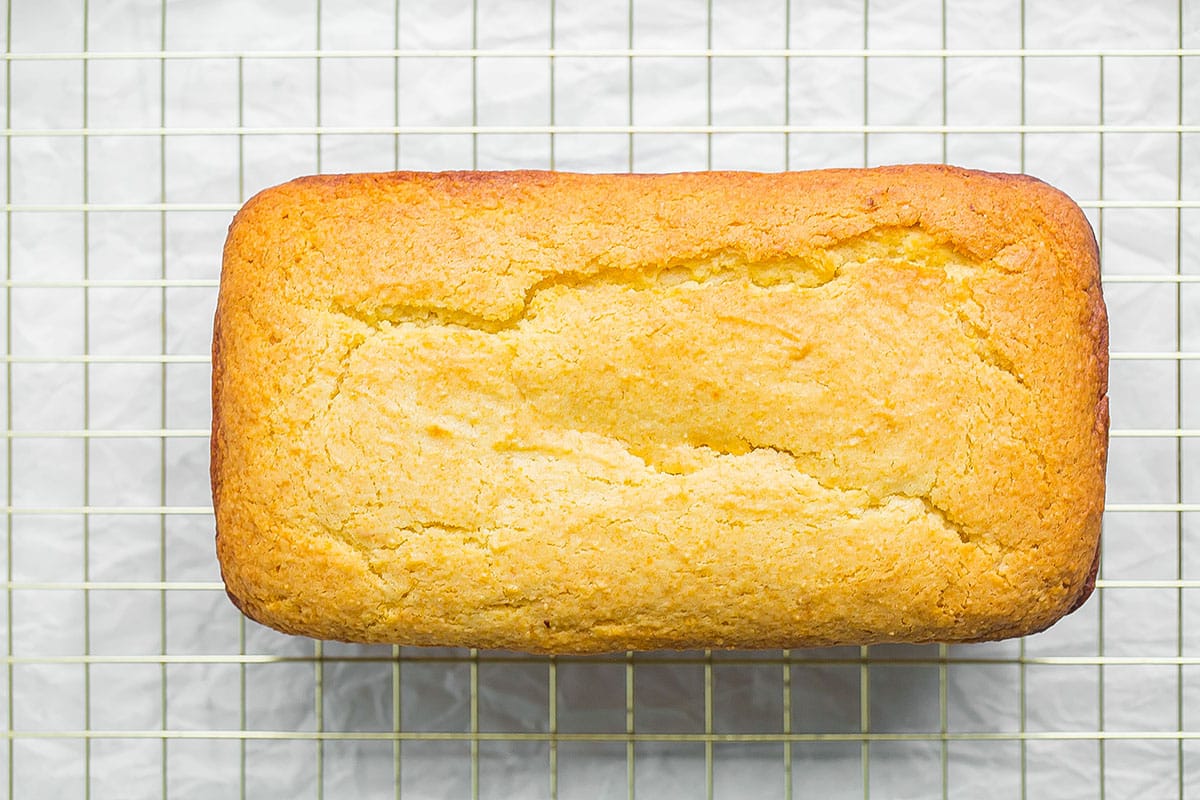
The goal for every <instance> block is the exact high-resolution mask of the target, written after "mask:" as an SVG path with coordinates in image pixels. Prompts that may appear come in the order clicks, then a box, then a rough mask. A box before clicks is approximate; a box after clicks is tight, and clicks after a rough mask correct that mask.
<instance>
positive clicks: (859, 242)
mask: <svg viewBox="0 0 1200 800" xmlns="http://www.w3.org/2000/svg"><path fill="white" fill-rule="evenodd" d="M1106 384H1107V322H1106V318H1105V310H1104V305H1103V301H1102V299H1101V293H1100V278H1099V265H1098V257H1097V251H1096V245H1095V239H1094V237H1093V235H1092V231H1091V228H1090V227H1089V226H1088V223H1087V221H1086V219H1085V218H1084V216H1083V214H1082V212H1081V211H1080V210H1079V209H1078V207H1077V206H1076V205H1075V204H1074V203H1072V202H1071V201H1070V200H1069V199H1068V198H1067V197H1066V196H1065V195H1063V194H1062V193H1060V192H1058V191H1057V190H1055V189H1053V188H1051V187H1049V186H1047V185H1046V184H1043V183H1041V182H1039V181H1036V180H1034V179H1032V178H1028V177H1024V176H1013V175H998V174H989V173H981V172H971V171H965V170H960V169H955V168H950V167H940V166H907V167H891V168H879V169H871V170H826V171H816V172H804V173H784V174H770V175H768V174H751V173H695V174H678V175H653V176H651V175H576V174H567V173H545V172H496V173H473V172H463V173H437V174H429V173H426V174H421V173H387V174H369V175H345V176H319V177H311V178H302V179H299V180H296V181H292V182H291V183H287V184H284V185H282V186H278V187H275V188H272V189H268V190H266V191H264V192H262V193H260V194H259V195H257V196H256V197H254V198H253V199H252V200H250V201H249V202H248V203H247V204H246V205H245V207H244V208H243V209H242V210H241V211H240V212H239V213H238V214H237V216H236V218H235V219H234V222H233V225H232V226H231V228H230V233H229V238H228V240H227V243H226V247H225V253H224V266H223V271H222V277H221V287H220V294H219V301H218V309H217V318H216V325H215V335H214V341H213V406H214V407H213V412H214V413H213V436H212V478H213V496H214V504H215V509H216V520H217V550H218V555H219V558H220V562H221V569H222V574H223V576H224V579H225V583H226V586H227V589H228V592H229V595H230V597H231V598H232V599H233V601H234V602H235V603H236V604H237V605H238V606H239V607H240V608H241V609H242V610H243V611H244V612H245V613H246V614H248V615H249V616H250V617H252V618H254V619H256V620H258V621H260V622H262V623H264V624H267V625H270V626H272V627H275V628H278V629H280V630H283V631H287V632H291V633H297V634H304V635H308V636H314V637H319V638H328V639H342V640H348V641H357V642H390V643H399V644H415V645H453V646H470V647H487V648H493V647H494V648H510V649H515V650H521V651H527V652H545V653H589V652H608V651H623V650H644V649H655V648H697V647H713V648H719V647H746V648H778V647H801V646H809V645H835V644H868V643H875V642H888V641H890V642H927V641H943V642H961V641H976V640H985V639H994V638H1000V637H1005V636H1014V635H1021V634H1026V633H1030V632H1034V631H1038V630H1041V629H1043V628H1045V627H1047V626H1048V625H1050V624H1052V623H1053V622H1054V621H1055V620H1057V619H1058V618H1059V617H1061V616H1062V615H1063V614H1065V613H1067V612H1068V611H1069V610H1071V609H1073V608H1074V607H1076V606H1077V605H1078V604H1079V603H1081V602H1082V601H1083V600H1084V599H1086V596H1087V594H1088V592H1090V591H1091V586H1092V582H1093V580H1094V574H1095V572H1094V569H1095V564H1096V558H1097V554H1098V545H1099V535H1100V519H1101V513H1102V510H1103V502H1104V468H1105V458H1106V452H1107V437H1108V402H1107V398H1106V391H1107V386H1106Z"/></svg>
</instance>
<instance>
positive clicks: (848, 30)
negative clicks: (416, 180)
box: [0, 0, 1200, 798]
mask: <svg viewBox="0 0 1200 800" xmlns="http://www.w3.org/2000/svg"><path fill="white" fill-rule="evenodd" d="M3 25H4V28H3V32H2V34H0V35H2V36H3V39H4V42H5V58H4V63H3V69H4V78H3V106H4V138H3V147H4V155H3V164H4V215H3V228H2V230H3V236H4V238H3V252H4V261H5V268H4V295H5V301H4V305H3V318H4V323H3V338H4V348H5V351H4V352H5V354H4V367H3V370H2V373H0V380H2V382H3V389H2V390H0V397H2V402H3V409H2V413H3V415H4V419H5V426H4V436H3V443H2V445H0V446H2V447H3V457H2V458H0V480H2V481H3V487H4V488H3V491H4V498H5V499H4V507H3V513H4V517H3V528H2V534H0V535H2V536H3V548H2V552H3V570H4V577H5V598H4V602H3V603H2V604H0V617H2V619H3V629H4V631H5V642H4V645H3V647H4V666H3V675H0V709H3V711H2V713H3V715H4V717H5V721H6V728H5V735H4V740H3V742H2V743H0V786H3V787H5V789H6V790H7V792H8V796H10V797H14V798H19V797H88V798H93V797H94V798H100V797H122V798H127V797H152V796H162V797H197V796H212V797H218V796H219V797H256V798H260V797H274V796H278V797H288V798H300V797H343V796H363V797H561V798H566V797H588V798H594V797H634V796H639V797H657V796H708V797H738V796H755V797H786V798H792V797H810V796H811V797H821V798H841V797H854V798H857V797H864V798H865V797H870V796H875V797H970V798H984V797H994V798H1018V797H1020V798H1025V797H1036V798H1057V797H1064V798H1065V797H1088V798H1094V797H1105V796H1109V797H1133V796H1139V797H1181V798H1182V797H1185V796H1200V741H1197V740H1198V739H1200V728H1198V727H1197V722H1198V720H1197V715H1198V714H1200V672H1198V671H1197V670H1200V649H1198V647H1200V635H1198V634H1197V633H1196V632H1195V631H1197V630H1200V628H1197V625H1196V623H1195V620H1196V619H1197V616H1196V615H1197V613H1200V546H1198V544H1197V542H1196V537H1197V535H1198V534H1200V526H1198V525H1197V521H1198V520H1200V449H1198V446H1197V442H1198V437H1200V415H1198V414H1197V408H1198V407H1200V403H1198V402H1197V401H1198V400H1200V74H1198V72H1200V4H1197V3H1196V2H1195V1H1194V0H1178V1H1177V0H1166V1H1164V2H1146V3H1136V4H1135V3H1120V2H1112V1H1111V0H1105V1H1102V2H1036V3H1035V2H1033V0H1028V2H1025V1H1023V0H985V2H966V0H903V1H902V2H894V3H893V2H872V1H871V0H865V2H864V0H845V1H843V0H835V2H821V3H818V2H807V0H750V1H749V2H734V1H733V0H669V1H668V2H650V1H649V0H612V1H610V0H595V1H593V0H536V1H534V0H529V1H526V0H522V1H521V2H499V0H449V1H448V2H442V1H440V0H436V1H435V0H421V1H420V2H417V1H416V0H372V1H370V2H350V0H337V1H335V0H306V1H305V2H295V3H289V2H283V0H278V1H277V2H265V1H261V0H260V1H259V2H250V3H237V2H234V1H233V0H218V1H217V2H208V3H199V2H194V3H190V2H182V1H177V0H171V2H166V0H111V1H110V2H89V0H10V2H8V3H7V4H6V5H5V13H4V16H3ZM911 161H935V162H942V161H944V162H951V163H959V164H963V165H967V166H973V167H979V168H984V169H995V170H1003V171H1025V172H1029V173H1032V174H1035V175H1038V176H1039V177H1042V178H1044V179H1046V180H1049V181H1050V182H1052V183H1054V184H1056V185H1058V186H1059V187H1061V188H1063V189H1064V190H1066V191H1067V192H1068V193H1070V194H1071V195H1072V196H1073V197H1075V198H1076V199H1077V200H1078V201H1079V202H1080V204H1081V205H1082V206H1083V207H1084V209H1085V210H1086V212H1087V214H1088V216H1089V218H1090V220H1091V222H1092V224H1093V227H1094V228H1095V230H1096V233H1097V237H1098V239H1099V241H1100V243H1101V247H1102V253H1103V263H1104V285H1105V292H1106V297H1107V300H1108V303H1109V311H1110V316H1111V320H1112V351H1113V354H1112V359H1113V361H1112V375H1111V399H1112V419H1113V431H1112V435H1113V440H1112V450H1111V458H1110V470H1109V479H1110V480H1109V493H1108V501H1109V502H1108V507H1107V512H1106V515H1105V534H1104V563H1103V568H1102V573H1101V579H1100V581H1099V583H1098V587H1099V588H1098V590H1097V592H1096V594H1095V595H1094V596H1093V598H1092V599H1091V600H1090V601H1089V602H1088V604H1087V605H1086V606H1084V608H1082V609H1081V610H1080V611H1078V612H1077V613H1075V614H1074V615H1072V616H1071V617H1069V618H1067V619H1066V620H1064V621H1063V622H1062V623H1060V624H1059V625H1057V626H1055V627H1054V628H1052V629H1051V630H1050V631H1048V632H1046V633H1044V634H1041V635H1038V636H1034V637H1029V638H1027V639H1024V640H1018V641H1009V642H1001V643H995V644H988V645H975V646H961V647H959V646H956V647H945V646H929V647H871V648H834V649H828V650H806V651H784V652H779V651H769V652H750V653H720V652H693V653H649V654H636V655H634V654H618V655H614V656H610V657H603V658H586V659H582V658H558V659H546V658H531V657H525V656H519V655H515V654H510V653H500V652H490V651H473V650H472V651H467V650H451V649H444V650H443V649H435V650H425V649H412V648H386V647H384V648H380V647H356V646H348V645H340V644H331V643H324V644H322V643H318V642H312V641H309V640H302V639H294V638H288V637H284V636H281V635H278V634H275V633H273V632H270V631H267V630H265V629H263V628H260V627H258V626H256V625H254V624H253V623H249V622H247V621H245V620H244V619H242V618H241V617H240V616H239V615H238V614H237V612H236V611H235V610H234V609H233V607H232V606H231V605H230V604H229V603H228V601H227V600H226V599H225V597H224V594H223V591H222V586H221V584H220V582H219V575H218V573H217V568H216V564H215V559H214V555H213V547H212V534H213V521H212V515H211V507H210V499H209V496H208V484H207V448H208V438H207V437H208V425H209V408H208V403H209V400H208V381H209V358H208V344H209V335H210V330H211V317H212V312H213V306H214V300H215V292H216V286H217V279H218V272H219V261H220V250H221V244H222V241H223V237H224V231H225V228H226V226H227V224H228V222H229V219H230V217H231V216H232V213H233V212H234V211H235V210H236V209H237V208H238V207H239V205H240V204H241V202H243V201H244V200H245V199H246V198H247V197H248V196H250V195H252V194H253V193H254V192H255V191H257V190H258V189H261V188H264V187H266V186H268V185H271V184H273V183H277V182H280V181H283V180H286V179H289V178H292V177H294V176H296V175H300V174H306V173H312V172H320V171H324V172H332V171H358V170H386V169H393V168H402V169H449V168H484V169H492V168H509V167H532V168H556V169H570V170H583V171H600V170H603V171H626V170H638V171H668V170H685V169H686V170H692V169H708V168H726V169H756V170H781V169H803V168H812V167H826V166H860V165H871V164H880V163H889V162H911Z"/></svg>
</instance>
